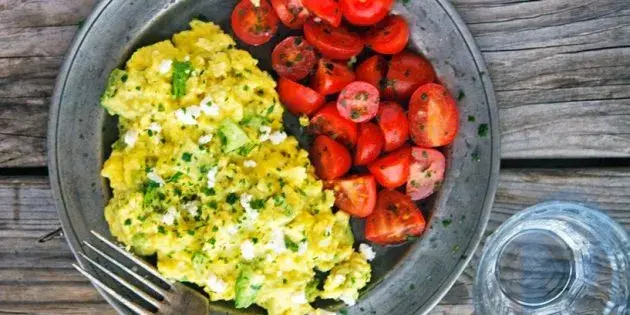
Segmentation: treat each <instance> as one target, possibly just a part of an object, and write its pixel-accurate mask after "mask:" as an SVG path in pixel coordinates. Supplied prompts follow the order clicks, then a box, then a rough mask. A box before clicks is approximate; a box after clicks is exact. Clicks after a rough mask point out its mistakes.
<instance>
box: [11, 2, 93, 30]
mask: <svg viewBox="0 0 630 315" xmlns="http://www.w3.org/2000/svg"><path fill="white" fill-rule="evenodd" d="M94 3H96V0H80V1H78V0H54V1H50V0H0V25H5V26H6V27H14V28H19V27H42V26H62V25H77V23H79V22H80V21H82V20H83V19H84V18H85V17H86V16H87V14H88V13H90V10H91V8H92V6H93V5H94Z"/></svg>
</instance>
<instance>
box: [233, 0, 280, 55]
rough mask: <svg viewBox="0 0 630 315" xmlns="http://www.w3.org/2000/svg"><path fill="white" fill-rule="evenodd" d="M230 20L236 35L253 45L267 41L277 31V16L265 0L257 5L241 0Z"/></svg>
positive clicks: (247, 0) (248, 0)
mask: <svg viewBox="0 0 630 315" xmlns="http://www.w3.org/2000/svg"><path fill="white" fill-rule="evenodd" d="M231 20H232V29H233V30H234V34H235V35H236V37H238V38H239V39H240V40H242V41H244V42H245V43H247V44H249V45H253V46H258V45H262V44H264V43H266V42H268V41H269V40H270V39H271V37H273V36H274V35H275V34H276V32H277V31H278V23H279V22H278V16H276V13H275V12H274V11H273V8H271V6H270V5H269V2H267V0H260V5H259V6H258V7H256V6H254V5H253V4H252V2H251V1H250V0H241V1H240V2H239V3H238V4H237V5H236V7H235V8H234V11H232V18H231Z"/></svg>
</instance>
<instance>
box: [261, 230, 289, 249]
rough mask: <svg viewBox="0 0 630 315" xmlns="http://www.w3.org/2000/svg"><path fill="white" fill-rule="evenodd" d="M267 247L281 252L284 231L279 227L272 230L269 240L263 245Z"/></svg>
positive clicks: (284, 246) (284, 247) (283, 246)
mask: <svg viewBox="0 0 630 315" xmlns="http://www.w3.org/2000/svg"><path fill="white" fill-rule="evenodd" d="M265 247H266V248H267V249H271V250H272V251H274V252H276V253H282V252H283V251H285V250H286V249H287V248H286V245H285V244H284V232H282V230H279V229H275V230H273V232H272V236H271V240H270V241H269V243H267V245H266V246H265Z"/></svg>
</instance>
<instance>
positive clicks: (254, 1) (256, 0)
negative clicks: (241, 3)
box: [249, 0, 260, 8]
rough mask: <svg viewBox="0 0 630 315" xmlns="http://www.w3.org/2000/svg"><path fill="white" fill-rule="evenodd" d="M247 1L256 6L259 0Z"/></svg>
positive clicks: (258, 4)
mask: <svg viewBox="0 0 630 315" xmlns="http://www.w3.org/2000/svg"><path fill="white" fill-rule="evenodd" d="M249 2H251V3H252V5H253V6H255V7H257V8H258V7H259V6H260V0H249Z"/></svg>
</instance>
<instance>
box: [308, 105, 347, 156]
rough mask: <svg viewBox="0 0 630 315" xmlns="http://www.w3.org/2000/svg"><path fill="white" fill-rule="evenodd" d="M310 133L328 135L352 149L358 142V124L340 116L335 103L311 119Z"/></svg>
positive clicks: (325, 107)
mask: <svg viewBox="0 0 630 315" xmlns="http://www.w3.org/2000/svg"><path fill="white" fill-rule="evenodd" d="M308 127H309V132H310V133H311V134H314V135H326V136H329V137H331V138H332V139H334V140H337V141H339V142H341V143H343V144H344V145H345V146H346V147H348V148H352V147H354V145H355V143H356V142H357V133H358V131H357V124H356V123H355V122H353V121H350V120H348V119H345V118H343V117H341V115H339V111H338V110H337V104H336V103H334V102H331V103H328V104H326V105H324V107H322V108H321V109H320V110H319V111H317V113H316V114H315V115H314V116H313V118H311V121H310V124H309V126H308Z"/></svg>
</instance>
